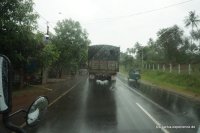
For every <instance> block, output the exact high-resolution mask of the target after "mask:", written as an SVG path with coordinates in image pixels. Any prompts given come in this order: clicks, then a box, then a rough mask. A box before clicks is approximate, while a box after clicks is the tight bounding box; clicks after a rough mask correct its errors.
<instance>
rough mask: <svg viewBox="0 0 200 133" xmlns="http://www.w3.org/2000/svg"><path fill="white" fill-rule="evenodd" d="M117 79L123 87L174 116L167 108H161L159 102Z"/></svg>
mask: <svg viewBox="0 0 200 133" xmlns="http://www.w3.org/2000/svg"><path fill="white" fill-rule="evenodd" d="M118 81H119V82H121V83H122V84H123V85H124V86H125V87H127V88H129V89H130V90H131V91H133V92H135V93H136V94H138V95H139V96H141V97H142V98H144V99H145V100H147V101H149V102H150V103H152V104H153V105H155V106H156V107H158V108H159V109H161V110H163V111H164V112H166V113H167V114H169V115H171V116H174V114H173V113H171V112H169V111H168V110H166V109H165V108H163V107H162V106H160V105H159V104H157V103H155V102H154V101H152V100H151V99H149V98H148V97H146V96H144V95H143V94H141V93H139V92H138V91H136V90H135V89H133V88H131V87H129V86H127V85H126V84H125V83H123V82H122V81H121V80H120V79H119V78H118Z"/></svg>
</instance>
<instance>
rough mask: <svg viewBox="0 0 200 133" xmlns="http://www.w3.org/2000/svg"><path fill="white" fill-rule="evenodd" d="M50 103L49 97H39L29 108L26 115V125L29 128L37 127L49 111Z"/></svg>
mask: <svg viewBox="0 0 200 133" xmlns="http://www.w3.org/2000/svg"><path fill="white" fill-rule="evenodd" d="M48 104H49V101H48V99H47V97H45V96H40V97H38V98H37V99H36V100H35V101H34V102H33V103H32V104H31V106H30V107H29V109H28V111H27V115H26V124H27V125H28V126H34V125H36V124H37V123H38V122H39V121H40V120H41V119H42V117H43V116H44V114H45V112H46V111H47V107H48Z"/></svg>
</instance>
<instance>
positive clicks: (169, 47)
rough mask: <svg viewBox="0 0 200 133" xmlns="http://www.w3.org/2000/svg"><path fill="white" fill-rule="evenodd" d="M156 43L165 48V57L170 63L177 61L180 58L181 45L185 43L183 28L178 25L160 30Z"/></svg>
mask: <svg viewBox="0 0 200 133" xmlns="http://www.w3.org/2000/svg"><path fill="white" fill-rule="evenodd" d="M157 35H158V39H157V41H156V43H157V44H158V46H160V47H161V48H163V50H164V57H165V60H166V62H168V63H176V62H178V61H179V59H180V52H179V47H181V45H183V41H182V36H183V30H181V29H180V28H179V27H178V26H177V25H174V26H172V27H169V28H164V29H161V30H159V31H158V33H157Z"/></svg>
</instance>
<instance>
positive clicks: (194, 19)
mask: <svg viewBox="0 0 200 133" xmlns="http://www.w3.org/2000/svg"><path fill="white" fill-rule="evenodd" d="M184 21H185V26H186V27H189V26H191V27H192V32H194V27H196V28H197V29H198V24H199V23H200V19H199V16H198V15H196V13H195V11H190V12H189V16H187V17H186V18H185V20H184Z"/></svg>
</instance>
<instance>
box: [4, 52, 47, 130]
mask: <svg viewBox="0 0 200 133" xmlns="http://www.w3.org/2000/svg"><path fill="white" fill-rule="evenodd" d="M11 68H12V67H11V63H10V60H9V59H8V58H7V57H6V56H4V55H0V114H2V118H3V119H2V120H3V124H4V126H5V127H6V128H7V129H9V130H11V131H14V132H16V133H26V131H25V130H24V129H23V128H21V127H19V126H17V125H15V124H13V123H12V122H11V118H12V117H13V116H15V115H17V114H19V113H25V114H26V117H25V121H26V124H27V125H29V126H34V125H36V124H37V123H38V122H39V121H40V120H41V118H42V116H43V115H44V114H45V112H46V110H47V107H48V103H49V101H48V99H47V97H45V96H40V97H38V98H37V99H36V100H35V101H34V102H33V103H32V104H31V105H30V106H29V108H28V109H20V110H18V111H16V112H14V113H12V114H10V113H11V111H12V110H11V109H12V90H11V89H12V88H11V87H12V84H11V83H12V72H11Z"/></svg>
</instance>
